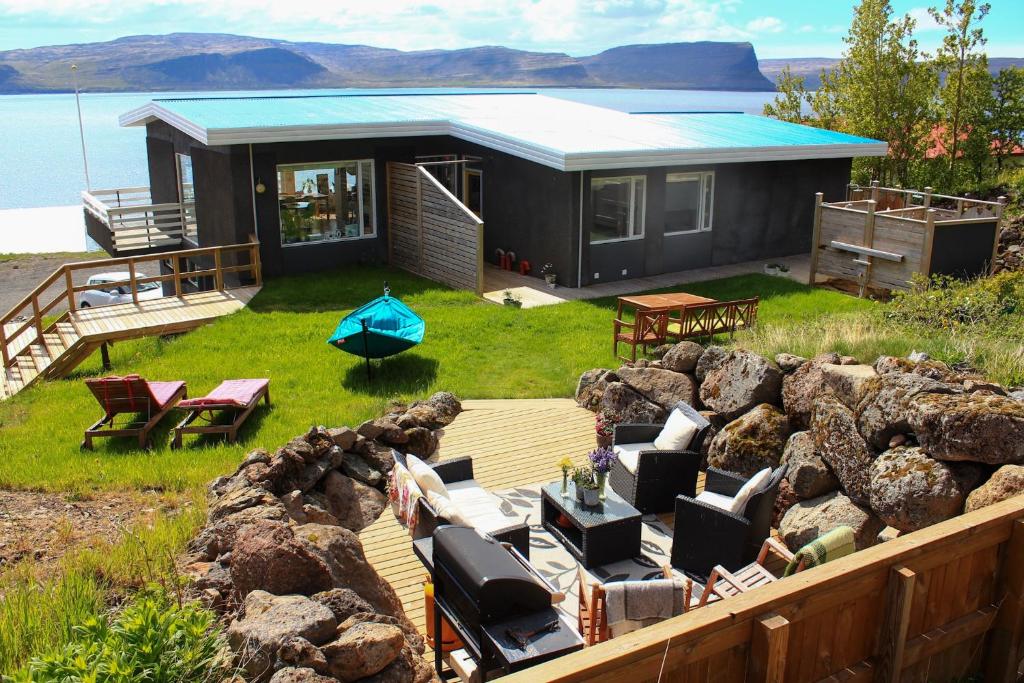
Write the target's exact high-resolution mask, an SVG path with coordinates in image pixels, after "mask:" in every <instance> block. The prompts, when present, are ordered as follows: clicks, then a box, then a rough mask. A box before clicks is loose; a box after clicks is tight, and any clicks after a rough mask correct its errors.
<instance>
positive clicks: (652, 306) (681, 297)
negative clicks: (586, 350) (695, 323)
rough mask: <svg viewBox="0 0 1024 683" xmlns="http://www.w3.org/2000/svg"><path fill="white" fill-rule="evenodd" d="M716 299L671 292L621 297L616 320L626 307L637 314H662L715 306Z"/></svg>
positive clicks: (620, 317)
mask: <svg viewBox="0 0 1024 683" xmlns="http://www.w3.org/2000/svg"><path fill="white" fill-rule="evenodd" d="M713 303H715V299H709V298H707V297H705V296H697V295H696V294H687V293H686V292H669V293H667V294H637V295H630V296H620V297H619V310H618V313H617V315H616V316H615V317H616V318H619V319H620V320H621V319H622V308H623V306H624V305H628V306H632V307H633V308H635V309H636V310H637V312H643V313H661V312H663V311H673V310H679V309H681V308H686V307H687V306H693V305H694V304H713Z"/></svg>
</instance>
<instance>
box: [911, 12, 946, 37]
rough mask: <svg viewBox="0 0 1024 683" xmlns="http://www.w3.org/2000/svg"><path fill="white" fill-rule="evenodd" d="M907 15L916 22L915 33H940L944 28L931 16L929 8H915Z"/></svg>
mask: <svg viewBox="0 0 1024 683" xmlns="http://www.w3.org/2000/svg"><path fill="white" fill-rule="evenodd" d="M907 14H908V15H909V16H910V18H911V19H913V20H914V21H915V22H916V26H914V30H915V31H922V32H924V31H939V30H941V29H942V26H940V25H939V22H937V21H935V17H933V16H932V15H931V13H930V12H929V11H928V8H927V7H915V8H913V9H911V10H910V11H909V12H907Z"/></svg>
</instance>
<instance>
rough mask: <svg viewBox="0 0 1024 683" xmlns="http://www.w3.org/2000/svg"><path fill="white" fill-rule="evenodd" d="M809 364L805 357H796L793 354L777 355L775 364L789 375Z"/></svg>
mask: <svg viewBox="0 0 1024 683" xmlns="http://www.w3.org/2000/svg"><path fill="white" fill-rule="evenodd" d="M806 362H807V359H806V358H804V357H803V356H794V355H793V354H792V353H777V354H775V364H776V365H778V366H779V370H782V371H783V372H784V373H786V374H787V375H788V374H789V373H791V372H793V371H794V370H796V369H797V368H799V367H800V366H801V365H803V364H804V363H806Z"/></svg>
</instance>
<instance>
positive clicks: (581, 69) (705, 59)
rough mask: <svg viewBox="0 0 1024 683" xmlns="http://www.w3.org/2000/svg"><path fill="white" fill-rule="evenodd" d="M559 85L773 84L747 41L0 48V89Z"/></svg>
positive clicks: (125, 43) (255, 42)
mask: <svg viewBox="0 0 1024 683" xmlns="http://www.w3.org/2000/svg"><path fill="white" fill-rule="evenodd" d="M73 63H74V64H77V65H78V81H79V84H80V86H81V87H82V89H83V90H86V91H92V92H101V91H107V92H109V91H126V90H153V91H159V90H225V89H246V90H258V89H262V88H342V87H425V86H434V87H437V86H441V87H443V86H482V87H488V86H513V87H534V86H562V87H634V88H669V89H705V90H766V91H770V90H774V85H773V84H772V82H771V81H770V80H769V79H767V78H765V77H764V76H763V75H762V74H761V72H760V71H759V70H758V62H757V56H756V55H755V53H754V48H753V46H752V45H751V44H750V43H725V42H697V43H665V44H658V45H626V46H622V47H616V48H612V49H610V50H605V51H604V52H601V53H599V54H596V55H590V56H586V57H572V56H570V55H567V54H563V53H557V52H529V51H525V50H513V49H510V48H506V47H500V46H484V47H474V48H466V49H461V50H421V51H414V52H405V51H401V50H393V49H385V48H377V47H370V46H367V45H341V44H334V43H310V42H290V41H284V40H273V39H267V38H253V37H249V36H236V35H230V34H220V33H172V34H169V35H159V36H157V35H154V36H127V37H124V38H118V39H117V40H111V41H108V42H104V43H84V44H78V45H54V46H47V47H37V48H30V49H23V50H8V51H5V52H0V93H7V94H10V93H29V92H61V91H68V90H70V89H71V88H72V79H71V71H70V65H71V64H73Z"/></svg>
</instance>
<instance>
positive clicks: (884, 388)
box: [856, 372, 953, 450]
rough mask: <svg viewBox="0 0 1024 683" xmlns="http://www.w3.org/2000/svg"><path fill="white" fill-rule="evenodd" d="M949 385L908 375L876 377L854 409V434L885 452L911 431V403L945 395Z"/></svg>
mask: <svg viewBox="0 0 1024 683" xmlns="http://www.w3.org/2000/svg"><path fill="white" fill-rule="evenodd" d="M952 391H953V388H952V387H951V386H950V385H948V384H943V383H942V382H939V381H936V380H934V379H930V378H928V377H923V376H921V375H915V374H911V373H902V372H890V373H885V374H881V375H879V376H878V377H877V378H875V379H872V380H870V381H868V382H867V383H866V384H865V386H864V393H863V397H862V399H861V401H860V404H859V405H858V406H857V408H856V411H857V431H858V432H860V434H861V436H863V437H864V439H865V440H866V441H867V442H868V443H869V444H870V445H871V446H872V447H873V448H875V449H878V450H884V449H885V448H886V447H888V445H889V441H890V439H892V437H894V436H896V435H898V434H905V433H907V432H910V431H911V428H910V422H909V420H908V415H909V412H910V402H911V400H913V398H914V397H915V396H917V395H919V394H926V393H941V394H948V393H950V392H952Z"/></svg>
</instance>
